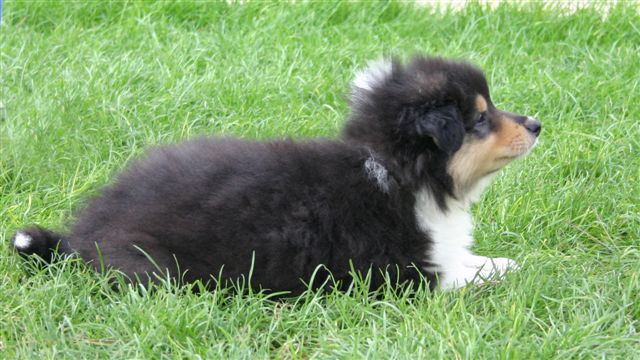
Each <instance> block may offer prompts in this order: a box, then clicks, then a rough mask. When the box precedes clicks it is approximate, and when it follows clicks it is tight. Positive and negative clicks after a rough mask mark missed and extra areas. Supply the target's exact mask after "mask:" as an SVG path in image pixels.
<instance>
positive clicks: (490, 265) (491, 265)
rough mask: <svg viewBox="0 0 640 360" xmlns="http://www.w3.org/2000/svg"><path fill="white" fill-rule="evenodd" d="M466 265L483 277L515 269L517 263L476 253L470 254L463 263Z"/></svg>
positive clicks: (498, 274)
mask: <svg viewBox="0 0 640 360" xmlns="http://www.w3.org/2000/svg"><path fill="white" fill-rule="evenodd" d="M464 265H465V266H466V267H470V268H475V269H477V270H478V273H479V274H481V275H484V276H485V277H494V276H500V275H502V274H504V273H505V272H507V271H508V270H517V269H518V268H519V266H518V263H516V262H515V261H514V260H511V259H507V258H490V257H484V256H478V255H472V257H471V258H470V259H467V260H466V261H465V263H464Z"/></svg>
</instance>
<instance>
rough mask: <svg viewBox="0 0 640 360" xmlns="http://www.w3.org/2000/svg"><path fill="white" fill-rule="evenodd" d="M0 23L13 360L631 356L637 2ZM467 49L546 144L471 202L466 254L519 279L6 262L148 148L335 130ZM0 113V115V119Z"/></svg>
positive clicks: (340, 6)
mask: <svg viewBox="0 0 640 360" xmlns="http://www.w3.org/2000/svg"><path fill="white" fill-rule="evenodd" d="M3 7H4V9H3V10H4V14H3V23H2V25H0V89H1V93H0V102H2V103H3V104H4V107H5V110H4V111H3V112H2V113H0V358H4V359H12V358H23V359H45V358H73V359H75V358H91V359H92V358H113V359H124V358H194V359H195V358H207V359H215V358H268V357H274V358H296V359H298V358H302V359H306V358H353V359H356V358H362V357H369V358H379V359H387V358H400V359H406V358H428V359H435V358H447V359H454V358H459V359H484V358H531V359H548V358H560V359H569V358H579V359H583V358H619V359H640V279H639V273H640V121H639V119H640V106H639V105H640V57H639V54H640V15H639V13H638V11H637V8H632V7H631V5H628V4H627V5H624V4H623V5H620V6H614V7H612V8H610V9H608V13H607V16H603V15H602V12H601V11H599V9H597V8H588V9H584V10H578V11H577V12H575V13H566V12H562V11H558V10H557V9H544V8H542V7H541V6H539V5H535V4H528V5H523V6H514V5H501V6H499V7H497V8H496V9H489V8H484V7H482V6H479V5H472V6H469V7H466V8H464V9H463V10H461V11H445V10H443V11H434V10H433V9H431V8H428V7H415V6H412V5H411V4H401V3H393V2H392V3H388V4H387V3H357V4H355V3H354V4H348V3H328V2H323V3H320V2H318V3H308V4H295V5H290V4H266V3H258V2H256V3H252V4H245V5H226V4H225V3H224V2H222V3H215V4H205V3H195V4H193V3H192V4H190V3H174V2H155V3H147V2H131V1H129V2H108V1H104V2H92V3H91V4H83V3H78V2H64V1H58V2H44V1H40V2H32V1H6V2H5V3H4V6H3ZM415 53H428V54H439V55H443V56H448V57H456V58H465V59H469V60H471V61H473V62H474V63H476V64H478V65H479V66H481V67H482V68H483V69H485V71H486V74H487V77H488V79H489V81H490V86H491V88H492V98H493V99H494V102H495V103H496V105H497V106H499V107H501V108H504V109H510V110H511V111H513V112H517V113H524V114H531V115H534V116H536V117H537V118H539V119H541V120H542V121H543V132H542V136H541V139H540V143H539V146H538V147H537V148H536V149H535V150H534V151H533V153H532V154H531V155H530V156H529V157H528V158H526V159H524V160H520V161H518V162H517V163H515V164H513V165H511V166H509V167H507V168H506V169H505V170H504V171H503V172H502V173H501V175H500V176H499V177H498V178H497V181H496V182H495V183H494V185H493V186H492V187H491V189H490V190H489V191H488V192H487V193H486V194H485V196H484V197H483V199H482V201H481V202H480V203H479V204H477V205H476V206H475V207H474V208H473V212H474V214H475V221H476V224H477V227H476V230H475V238H476V239H477V244H476V246H475V250H476V251H477V252H478V253H480V254H482V255H490V256H506V257H512V258H515V259H516V260H517V261H518V262H520V263H521V265H522V266H521V269H520V271H518V272H514V273H512V274H510V275H509V276H507V278H506V279H505V280H504V281H503V282H500V283H490V284H488V285H485V286H480V287H467V288H464V289H462V290H460V291H452V292H441V291H437V292H435V293H429V292H428V291H418V292H417V293H415V294H411V296H409V294H407V293H393V292H390V291H385V292H383V293H381V294H378V295H377V296H368V295H367V292H366V286H356V287H355V288H354V289H353V290H352V291H351V292H349V293H328V294H327V293H325V294H314V293H308V294H305V295H303V296H301V297H299V298H295V299H288V300H284V301H279V300H274V299H271V298H269V297H268V296H266V295H264V294H259V293H258V294H256V293H251V292H248V291H246V292H245V293H244V295H243V296H240V295H232V294H231V293H230V292H229V291H227V290H224V289H221V290H220V291H216V292H212V293H203V294H199V295H198V294H194V293H191V292H190V291H188V290H184V289H178V288H175V287H173V286H171V285H170V284H165V285H164V286H162V287H160V288H158V289H157V291H153V292H145V291H139V290H136V289H129V290H124V291H121V292H114V291H112V290H111V288H110V287H109V286H108V282H107V281H108V278H107V277H105V276H99V275H97V274H94V273H93V272H91V271H88V270H86V269H84V268H82V267H81V266H80V267H78V266H74V264H73V263H72V262H71V261H66V262H62V263H59V264H57V265H55V266H52V267H50V268H45V269H38V268H37V267H35V266H33V264H30V263H26V262H24V261H22V260H21V259H20V258H18V257H17V256H16V255H15V254H13V253H12V252H11V251H10V246H9V239H10V236H11V234H12V233H13V232H14V231H15V230H16V229H18V228H19V227H21V226H23V225H24V224H27V223H39V224H42V225H45V226H47V227H51V228H54V229H61V230H63V229H64V228H65V227H66V226H67V221H68V219H69V217H70V216H72V214H73V211H74V209H77V208H78V207H80V206H82V203H83V201H84V200H85V199H87V198H88V197H89V196H90V195H91V194H93V193H95V191H96V190H97V189H99V187H100V186H101V185H103V184H105V183H106V182H107V181H108V180H109V178H110V177H111V176H112V175H113V174H114V173H115V172H117V171H118V170H119V169H121V168H122V167H123V166H125V164H126V163H127V162H128V161H129V160H130V159H132V158H134V157H136V156H138V155H139V154H140V153H141V152H142V151H143V150H144V149H145V148H147V147H148V146H151V145H154V144H162V143H171V142H177V141H180V140H182V139H185V138H188V137H191V136H195V135H198V134H227V135H235V136H243V137H248V138H259V139H267V138H275V137H287V136H288V137H292V138H305V137H312V136H324V137H334V136H336V135H337V133H338V132H339V130H340V127H341V124H342V123H343V122H344V119H345V117H346V116H347V113H348V108H347V105H346V102H345V98H346V95H347V94H348V86H349V81H350V79H351V78H352V76H353V74H354V72H355V71H356V70H357V69H359V68H361V67H362V66H364V65H365V64H366V62H367V61H368V60H370V59H375V58H378V57H380V56H384V55H397V56H399V57H401V58H406V57H408V56H410V55H411V54H415ZM1 111H2V110H0V112H1Z"/></svg>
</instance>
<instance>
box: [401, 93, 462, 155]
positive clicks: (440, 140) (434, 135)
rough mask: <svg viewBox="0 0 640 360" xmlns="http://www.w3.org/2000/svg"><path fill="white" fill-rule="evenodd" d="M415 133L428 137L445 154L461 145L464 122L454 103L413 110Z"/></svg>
mask: <svg viewBox="0 0 640 360" xmlns="http://www.w3.org/2000/svg"><path fill="white" fill-rule="evenodd" d="M413 113H414V116H415V118H414V119H412V120H413V121H414V122H413V127H414V131H415V135H417V136H418V137H429V138H431V140H432V141H433V143H434V144H435V145H436V146H437V147H438V148H439V149H440V150H442V151H444V152H445V153H447V154H453V153H454V152H456V151H457V150H458V149H460V147H461V146H462V142H463V140H464V133H465V130H464V124H463V122H462V114H461V113H460V110H459V109H458V107H457V106H455V105H446V106H441V107H437V108H432V109H424V110H422V111H417V112H413Z"/></svg>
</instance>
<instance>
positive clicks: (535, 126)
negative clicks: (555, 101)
mask: <svg viewBox="0 0 640 360" xmlns="http://www.w3.org/2000/svg"><path fill="white" fill-rule="evenodd" d="M524 127H525V128H526V129H527V130H529V131H530V132H531V133H532V134H533V135H535V136H538V135H540V131H542V123H541V122H540V120H538V119H534V118H532V117H528V118H527V120H525V122H524Z"/></svg>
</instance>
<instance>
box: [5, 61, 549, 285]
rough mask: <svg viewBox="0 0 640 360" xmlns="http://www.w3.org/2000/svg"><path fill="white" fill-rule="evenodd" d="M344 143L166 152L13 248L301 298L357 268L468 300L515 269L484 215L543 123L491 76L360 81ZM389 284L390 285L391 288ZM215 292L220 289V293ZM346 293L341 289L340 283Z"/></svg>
mask: <svg viewBox="0 0 640 360" xmlns="http://www.w3.org/2000/svg"><path fill="white" fill-rule="evenodd" d="M350 103H351V114H350V117H349V119H348V120H347V122H346V125H345V128H344V131H343V134H342V136H341V138H340V139H338V140H310V141H300V142H297V141H291V140H274V141H270V142H254V141H245V140H239V139H229V138H199V139H195V140H192V141H189V142H186V143H183V144H180V145H172V146H165V147H160V148H157V149H154V150H152V151H150V152H149V153H148V155H147V156H146V157H144V158H143V159H141V160H139V161H137V162H135V163H133V164H132V165H131V166H130V167H129V168H128V169H127V170H125V171H124V172H123V173H122V174H120V175H119V176H118V177H117V178H116V180H115V181H114V182H113V183H112V184H111V185H109V186H107V187H106V188H105V189H104V190H103V191H102V193H101V195H99V196H97V197H96V198H94V199H93V200H91V201H90V202H89V203H88V205H87V206H86V207H85V208H84V210H82V211H81V212H80V213H79V214H78V217H77V220H76V221H75V223H74V224H73V226H72V228H71V231H70V233H69V234H68V235H60V234H56V233H54V232H51V231H48V230H45V229H43V228H40V227H37V226H33V227H29V228H26V229H24V230H20V231H18V232H17V233H16V234H15V235H14V236H13V245H14V247H15V248H16V249H17V251H18V252H20V253H21V254H23V255H30V254H37V255H39V256H40V257H42V258H44V259H45V260H48V261H51V260H52V259H53V254H54V253H55V251H58V252H61V253H63V254H78V255H79V256H80V257H82V259H84V260H86V261H87V262H89V263H91V264H94V266H96V267H100V266H101V264H104V265H107V266H109V267H112V268H115V269H118V270H120V271H122V272H123V273H124V274H126V275H127V276H128V277H129V278H131V279H141V278H146V279H148V278H153V276H152V274H153V273H157V272H161V273H168V274H170V276H172V277H175V278H179V279H181V280H184V281H187V282H192V281H196V280H202V281H203V282H205V283H209V284H212V283H215V281H218V280H222V281H228V280H235V279H238V278H240V277H242V276H245V277H248V276H249V274H251V276H250V279H249V281H250V284H251V285H252V286H253V287H255V288H261V289H264V290H268V291H288V292H291V293H293V294H296V293H300V292H302V291H304V290H305V289H307V287H308V286H309V284H308V282H309V281H310V280H311V279H312V278H313V280H314V282H313V284H312V285H311V286H312V287H314V288H315V287H320V286H323V284H324V285H326V284H327V283H329V282H327V281H326V280H327V279H328V277H329V276H333V280H335V281H336V282H335V283H337V284H341V285H343V286H345V285H348V284H350V283H351V281H352V279H353V270H355V272H358V273H361V274H365V273H367V272H368V271H371V273H370V276H371V286H372V287H373V288H376V287H379V286H380V285H382V284H383V283H384V282H385V276H387V275H388V276H390V278H391V279H394V280H397V281H398V282H399V283H413V284H418V283H419V282H420V280H421V279H426V280H427V281H428V283H429V286H430V287H431V288H434V287H436V286H437V285H439V286H440V287H443V288H456V287H461V286H464V285H465V284H467V283H470V282H478V281H482V280H484V279H487V278H490V277H495V276H499V275H501V274H502V273H503V272H504V271H506V270H507V269H508V268H510V267H514V266H515V263H514V262H513V261H511V260H508V259H504V258H486V257H483V256H477V255H474V254H472V253H471V251H470V250H469V247H470V246H471V245H472V242H473V239H472V237H471V230H472V222H471V216H470V213H469V207H470V205H471V203H472V202H474V201H476V200H477V199H478V197H479V196H480V193H481V192H482V190H483V189H484V188H485V187H486V186H487V185H488V183H489V182H490V180H491V178H492V176H493V175H494V174H495V173H496V172H497V171H498V170H500V169H501V168H502V167H504V166H505V165H506V164H508V163H510V162H511V161H512V160H514V159H516V158H518V157H521V156H523V155H524V154H526V153H527V152H528V151H529V150H530V149H531V148H532V147H533V146H534V145H535V143H536V139H537V137H538V135H539V133H540V129H541V125H540V122H539V121H538V120H536V119H533V118H531V117H527V116H520V115H516V114H512V113H509V112H506V111H503V110H499V109H497V108H496V107H495V106H494V105H493V103H492V101H491V97H490V96H489V89H488V86H487V83H486V80H485V77H484V76H483V74H482V72H481V71H480V70H478V69H477V68H476V67H474V66H472V65H470V64H468V63H465V62H458V61H449V60H445V59H441V58H426V57H416V58H414V59H413V60H412V61H410V62H408V63H406V64H402V63H400V62H398V61H382V62H378V63H374V64H371V65H370V66H369V68H368V69H366V70H364V71H363V72H361V73H359V74H358V75H357V77H356V79H355V81H354V83H353V87H352V94H351V99H350ZM384 274H387V275H384ZM212 279H215V281H210V280H212ZM330 283H331V284H332V285H334V284H335V283H334V282H330Z"/></svg>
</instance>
